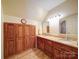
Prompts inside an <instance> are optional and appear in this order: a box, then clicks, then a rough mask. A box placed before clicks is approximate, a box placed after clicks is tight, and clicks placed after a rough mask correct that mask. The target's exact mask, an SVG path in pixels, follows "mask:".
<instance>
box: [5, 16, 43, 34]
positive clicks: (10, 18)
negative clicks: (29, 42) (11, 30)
mask: <svg viewBox="0 0 79 59" xmlns="http://www.w3.org/2000/svg"><path fill="white" fill-rule="evenodd" d="M21 19H22V18H19V17H15V16H8V15H5V16H4V22H10V23H21V22H20V21H21ZM27 24H31V25H35V26H36V34H38V29H39V32H40V34H42V24H41V21H38V20H27Z"/></svg>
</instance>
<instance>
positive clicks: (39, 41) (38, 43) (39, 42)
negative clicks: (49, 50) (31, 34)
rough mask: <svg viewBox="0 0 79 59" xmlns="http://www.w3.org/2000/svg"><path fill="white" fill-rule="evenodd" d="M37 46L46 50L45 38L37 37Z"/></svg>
mask: <svg viewBox="0 0 79 59" xmlns="http://www.w3.org/2000/svg"><path fill="white" fill-rule="evenodd" d="M37 48H39V49H41V50H43V51H44V39H43V38H40V37H37Z"/></svg>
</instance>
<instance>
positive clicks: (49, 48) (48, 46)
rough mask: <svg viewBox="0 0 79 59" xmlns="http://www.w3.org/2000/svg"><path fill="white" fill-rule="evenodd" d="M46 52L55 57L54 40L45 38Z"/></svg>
mask: <svg viewBox="0 0 79 59" xmlns="http://www.w3.org/2000/svg"><path fill="white" fill-rule="evenodd" d="M45 53H46V54H47V55H48V56H50V57H53V53H54V52H53V46H52V42H51V41H49V40H45Z"/></svg>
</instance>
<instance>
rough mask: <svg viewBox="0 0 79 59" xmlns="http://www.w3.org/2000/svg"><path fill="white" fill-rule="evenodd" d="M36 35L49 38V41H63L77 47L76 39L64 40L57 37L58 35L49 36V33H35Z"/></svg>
mask: <svg viewBox="0 0 79 59" xmlns="http://www.w3.org/2000/svg"><path fill="white" fill-rule="evenodd" d="M37 36H39V37H42V38H46V39H48V40H51V41H55V42H58V43H63V44H65V45H69V46H72V47H77V48H78V44H77V41H73V40H66V39H65V38H59V37H54V36H50V35H37Z"/></svg>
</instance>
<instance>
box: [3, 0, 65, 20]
mask: <svg viewBox="0 0 79 59" xmlns="http://www.w3.org/2000/svg"><path fill="white" fill-rule="evenodd" d="M64 1H65V0H2V6H3V11H4V13H5V14H6V15H10V16H16V17H21V18H28V19H33V20H40V21H42V20H44V18H45V16H46V15H47V13H48V11H50V10H51V9H53V8H55V7H56V6H58V5H60V4H61V3H63V2H64Z"/></svg>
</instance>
